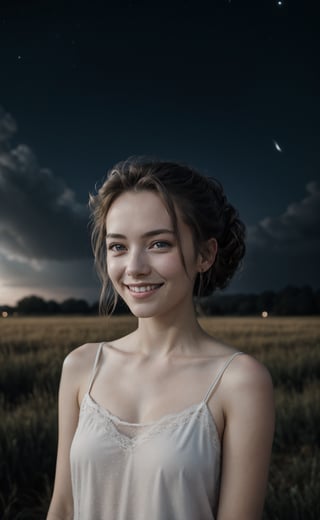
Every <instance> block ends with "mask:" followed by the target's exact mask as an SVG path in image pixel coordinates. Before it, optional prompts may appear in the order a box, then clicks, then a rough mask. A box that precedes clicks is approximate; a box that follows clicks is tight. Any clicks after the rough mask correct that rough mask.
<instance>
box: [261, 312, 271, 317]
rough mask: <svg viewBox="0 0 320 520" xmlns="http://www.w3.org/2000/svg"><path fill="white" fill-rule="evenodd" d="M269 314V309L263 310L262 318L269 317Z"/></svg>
mask: <svg viewBox="0 0 320 520" xmlns="http://www.w3.org/2000/svg"><path fill="white" fill-rule="evenodd" d="M268 316H269V313H268V312H267V311H262V313H261V317H262V318H268Z"/></svg>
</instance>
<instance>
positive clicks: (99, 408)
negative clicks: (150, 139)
mask: <svg viewBox="0 0 320 520" xmlns="http://www.w3.org/2000/svg"><path fill="white" fill-rule="evenodd" d="M90 204H91V209H92V219H93V234H92V237H93V249H94V255H95V262H96V266H97V269H98V272H99V274H100V276H101V280H102V292H101V301H100V303H101V307H102V308H104V309H105V308H107V309H109V311H110V308H112V307H113V308H114V306H115V305H116V302H117V298H118V296H120V297H121V298H122V299H123V300H124V301H125V302H126V304H127V305H128V307H129V308H130V310H131V312H132V313H133V314H134V315H135V316H136V317H137V318H138V327H137V329H136V330H135V331H134V332H133V333H131V334H129V335H127V336H125V337H122V338H119V339H117V340H114V341H109V342H103V343H101V344H99V345H98V344H95V343H88V344H85V345H83V346H81V347H79V348H77V349H75V350H74V351H73V352H71V354H69V355H68V356H67V358H66V360H65V362H64V366H63V371H62V377H61V384H60V392H59V444H58V456H57V467H56V479H55V486H54V492H53V497H52V501H51V505H50V509H49V513H48V516H47V520H56V519H61V520H67V519H77V520H78V519H79V520H151V519H152V520H212V519H215V520H258V519H261V515H262V509H263V503H264V498H265V492H266V484H267V477H268V467H269V460H270V453H271V445H272V438H273V430H274V405H273V390H272V383H271V380H270V376H269V373H268V371H267V370H266V369H265V368H264V367H263V366H262V365H261V364H260V363H258V361H256V360H255V359H253V358H252V357H250V356H248V355H246V354H244V353H241V352H238V351H236V350H235V349H233V348H232V347H230V346H227V345H225V344H223V343H221V342H220V341H217V340H216V339H214V338H213V337H211V336H209V335H208V334H206V333H205V331H204V330H203V329H202V328H201V327H200V325H199V323H198V321H197V318H196V313H195V309H194V301H193V300H194V296H195V295H198V296H202V295H206V294H210V293H212V291H213V290H214V289H215V288H217V287H219V288H223V287H225V286H226V285H227V283H228V281H229V280H230V279H231V277H232V275H233V273H234V272H235V270H236V268H237V266H238V265H239V262H240V261H241V259H242V257H243V255H244V251H245V245H244V235H245V232H244V226H243V224H242V222H241V221H240V220H239V218H238V215H237V212H236V211H235V209H234V208H233V206H231V205H230V204H229V202H228V201H227V199H226V197H225V195H224V193H223V189H222V187H221V185H220V184H219V183H218V182H217V181H216V180H213V179H210V178H206V177H204V176H202V175H200V174H199V173H198V172H196V171H195V170H193V169H192V168H189V167H186V166H184V165H181V164H177V163H170V162H161V161H158V162H157V161H147V160H137V159H136V160H135V159H131V160H127V161H124V162H122V163H119V164H117V165H116V166H115V167H114V168H113V169H112V170H111V171H110V172H109V175H108V177H107V179H106V181H105V182H104V184H103V185H102V187H101V188H100V189H99V191H98V193H97V195H96V196H92V197H91V200H90Z"/></svg>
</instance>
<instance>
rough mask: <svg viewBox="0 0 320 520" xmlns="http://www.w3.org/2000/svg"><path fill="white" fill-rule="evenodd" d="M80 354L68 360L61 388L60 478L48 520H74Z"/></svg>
mask: <svg viewBox="0 0 320 520" xmlns="http://www.w3.org/2000/svg"><path fill="white" fill-rule="evenodd" d="M79 350H80V349H79ZM79 350H78V349H77V350H75V351H73V352H71V353H70V354H69V355H68V356H67V357H66V359H65V361H64V363H63V368H62V375H61V381H60V388H59V434H58V435H59V437H58V453H57V464H56V475H55V483H54V490H53V495H52V499H51V503H50V507H49V511H48V515H47V520H69V519H72V518H73V498H72V488H71V473H70V458H69V456H70V447H71V443H72V439H73V436H74V433H75V431H76V428H77V424H78V419H79V404H78V391H79V382H80V380H81V377H80V376H81V373H82V369H81V356H79Z"/></svg>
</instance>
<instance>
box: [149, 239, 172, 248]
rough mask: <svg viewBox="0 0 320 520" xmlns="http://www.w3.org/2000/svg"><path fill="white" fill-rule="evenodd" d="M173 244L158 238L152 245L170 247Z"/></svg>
mask: <svg viewBox="0 0 320 520" xmlns="http://www.w3.org/2000/svg"><path fill="white" fill-rule="evenodd" d="M170 246H171V244H169V242H164V241H163V240H158V241H157V242H154V243H153V244H152V247H155V248H156V249H163V248H165V247H170Z"/></svg>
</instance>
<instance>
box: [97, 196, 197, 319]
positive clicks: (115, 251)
mask: <svg viewBox="0 0 320 520" xmlns="http://www.w3.org/2000/svg"><path fill="white" fill-rule="evenodd" d="M177 217H178V229H179V233H180V240H181V248H182V254H183V257H184V260H185V264H186V270H185V268H184V266H183V264H182V260H181V256H180V252H179V247H178V243H177V238H176V236H175V234H174V231H173V226H172V222H171V218H170V215H169V213H168V211H167V209H166V207H165V205H164V204H163V202H162V200H161V199H160V197H159V196H158V195H157V194H155V193H153V192H150V191H141V192H131V191H130V192H125V193H124V194H122V195H120V196H119V197H118V198H117V199H116V200H115V201H114V202H113V204H112V205H111V207H110V209H109V211H108V214H107V218H106V234H107V238H106V240H107V269H108V274H109V277H110V280H111V282H112V284H113V287H114V289H115V290H116V292H117V293H118V294H119V295H120V296H121V297H122V298H123V300H124V301H125V302H126V304H127V305H128V307H129V308H130V310H131V312H132V313H133V314H134V315H135V316H137V317H156V316H158V317H159V316H162V315H164V314H167V313H170V314H172V312H173V311H174V309H178V308H179V309H180V310H181V306H182V307H183V306H185V307H186V308H189V307H190V305H192V293H193V286H194V281H195V278H196V275H197V273H198V271H199V269H200V261H201V260H200V255H198V254H197V253H196V252H195V250H194V245H193V240H192V234H191V230H190V229H189V227H188V226H187V225H186V224H185V223H184V222H183V221H182V219H181V217H180V216H179V213H178V212H177Z"/></svg>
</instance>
